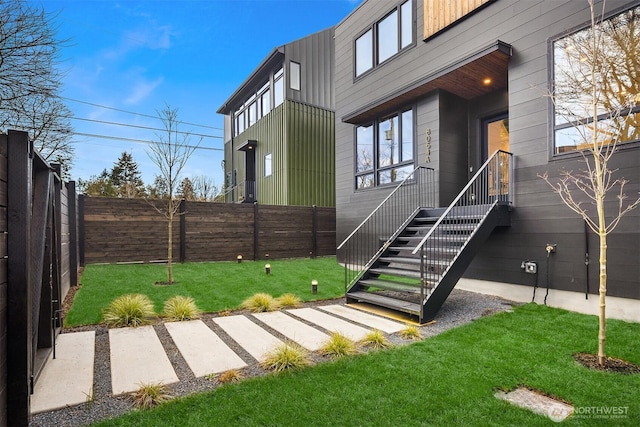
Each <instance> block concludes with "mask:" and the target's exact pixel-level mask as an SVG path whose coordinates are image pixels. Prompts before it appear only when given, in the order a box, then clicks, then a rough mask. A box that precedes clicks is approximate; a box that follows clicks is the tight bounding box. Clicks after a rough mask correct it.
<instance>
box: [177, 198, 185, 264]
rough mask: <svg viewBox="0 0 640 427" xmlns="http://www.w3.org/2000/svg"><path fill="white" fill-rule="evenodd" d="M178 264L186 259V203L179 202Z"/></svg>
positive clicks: (183, 200)
mask: <svg viewBox="0 0 640 427" xmlns="http://www.w3.org/2000/svg"><path fill="white" fill-rule="evenodd" d="M179 209H180V262H184V261H185V260H186V259H187V218H186V213H187V201H186V200H185V199H182V200H180V208H179Z"/></svg>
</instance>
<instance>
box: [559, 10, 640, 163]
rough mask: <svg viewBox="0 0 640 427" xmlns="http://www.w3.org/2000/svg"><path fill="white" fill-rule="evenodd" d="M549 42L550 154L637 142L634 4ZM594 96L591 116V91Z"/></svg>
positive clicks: (639, 93) (639, 76)
mask: <svg viewBox="0 0 640 427" xmlns="http://www.w3.org/2000/svg"><path fill="white" fill-rule="evenodd" d="M596 37H597V38H599V39H600V40H601V49H600V50H599V52H600V53H599V54H596V55H593V54H592V53H591V52H592V41H593V32H592V30H591V28H586V29H583V30H580V31H578V32H575V33H573V34H570V35H568V36H565V37H562V38H560V39H558V40H555V41H554V42H553V59H554V66H553V71H554V80H553V91H554V103H553V105H554V144H555V145H554V154H560V153H565V152H570V151H575V150H580V149H584V148H586V147H588V146H589V145H590V143H591V141H592V138H593V136H594V135H597V138H598V139H599V142H600V143H603V144H610V143H625V142H632V141H638V140H640V54H639V52H640V7H636V8H634V9H630V10H628V11H626V12H623V13H621V14H619V15H616V16H614V17H612V18H610V19H608V20H606V21H604V22H602V24H600V25H598V27H597V28H596ZM594 88H595V94H596V97H595V99H596V103H595V107H596V110H595V114H594V102H593V99H594V97H593V94H594Z"/></svg>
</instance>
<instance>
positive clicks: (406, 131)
mask: <svg viewBox="0 0 640 427" xmlns="http://www.w3.org/2000/svg"><path fill="white" fill-rule="evenodd" d="M408 160H413V110H407V111H405V112H404V113H402V161H403V162H405V161H408Z"/></svg>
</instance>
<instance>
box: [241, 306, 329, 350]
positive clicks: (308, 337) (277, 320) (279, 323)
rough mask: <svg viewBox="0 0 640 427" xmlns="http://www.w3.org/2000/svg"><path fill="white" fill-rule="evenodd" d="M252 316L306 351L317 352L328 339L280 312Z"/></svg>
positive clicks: (322, 333) (314, 329)
mask: <svg viewBox="0 0 640 427" xmlns="http://www.w3.org/2000/svg"><path fill="white" fill-rule="evenodd" d="M253 316H254V317H256V318H257V319H258V320H260V321H261V322H263V323H265V324H266V325H268V326H269V327H271V328H273V329H275V330H276V331H278V332H280V333H281V334H282V335H284V336H285V337H287V338H289V339H290V340H291V341H294V342H296V343H298V344H300V345H301V346H303V347H304V348H306V349H307V350H311V351H316V350H319V349H320V347H322V345H323V344H324V343H325V342H327V340H328V339H329V335H327V334H325V333H324V332H320V331H319V330H317V329H316V328H314V327H313V326H309V325H307V324H306V323H304V322H301V321H299V320H297V319H294V318H293V317H291V316H288V315H286V314H285V313H283V312H281V311H273V312H270V313H255V314H254V315H253Z"/></svg>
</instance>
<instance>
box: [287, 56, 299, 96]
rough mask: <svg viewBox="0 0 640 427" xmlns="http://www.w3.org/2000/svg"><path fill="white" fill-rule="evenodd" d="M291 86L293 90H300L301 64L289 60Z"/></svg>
mask: <svg viewBox="0 0 640 427" xmlns="http://www.w3.org/2000/svg"><path fill="white" fill-rule="evenodd" d="M289 87H291V89H293V90H300V64H299V63H298V62H293V61H291V62H289Z"/></svg>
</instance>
